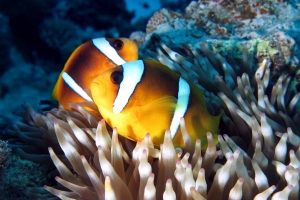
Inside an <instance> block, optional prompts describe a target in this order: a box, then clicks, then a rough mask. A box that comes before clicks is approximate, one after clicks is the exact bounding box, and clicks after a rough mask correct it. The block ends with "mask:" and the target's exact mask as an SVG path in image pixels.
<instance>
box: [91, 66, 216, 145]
mask: <svg viewBox="0 0 300 200" xmlns="http://www.w3.org/2000/svg"><path fill="white" fill-rule="evenodd" d="M91 92H92V97H93V100H94V102H95V103H96V105H97V106H98V109H99V112H100V113H101V115H102V116H103V118H104V119H105V121H106V122H107V123H108V125H110V126H111V127H117V128H118V133H119V134H120V135H122V136H124V137H126V138H128V139H131V140H134V141H137V140H142V139H143V138H144V137H145V135H146V134H147V133H150V134H151V137H152V140H153V143H154V145H155V146H159V145H160V144H162V143H163V139H164V132H165V130H168V129H169V130H170V131H171V135H172V139H173V143H174V144H175V145H176V146H179V147H183V146H184V142H183V138H182V133H181V130H180V128H179V123H180V118H181V117H183V118H184V119H185V124H186V128H187V131H188V133H189V135H190V137H191V138H192V140H194V141H195V140H196V139H198V138H200V139H201V140H202V148H206V147H207V139H206V133H207V132H208V131H209V132H211V133H212V134H213V137H214V138H215V140H217V134H218V132H219V130H218V127H219V121H220V116H221V113H220V114H219V115H218V116H213V115H211V114H210V113H209V112H208V110H207V108H206V105H205V101H204V96H203V92H202V91H201V90H200V89H199V88H198V87H197V86H196V85H194V84H192V83H189V82H188V81H186V80H185V79H184V78H182V77H180V75H178V74H177V73H175V72H173V71H172V70H171V69H169V68H168V67H167V66H165V65H163V64H161V63H159V62H157V61H154V60H137V61H132V62H127V63H125V64H123V65H120V66H117V67H115V68H112V69H109V70H107V71H105V72H103V73H101V74H100V75H99V76H97V77H96V78H95V79H94V80H93V81H92V85H91Z"/></svg>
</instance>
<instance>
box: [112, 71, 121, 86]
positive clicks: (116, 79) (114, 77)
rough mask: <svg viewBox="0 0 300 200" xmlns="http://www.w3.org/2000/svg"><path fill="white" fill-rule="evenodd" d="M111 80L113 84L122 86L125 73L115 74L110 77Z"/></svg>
mask: <svg viewBox="0 0 300 200" xmlns="http://www.w3.org/2000/svg"><path fill="white" fill-rule="evenodd" d="M110 80H111V82H113V83H114V84H120V83H121V82H122V80H123V73H122V72H118V71H116V72H113V73H112V74H111V75H110Z"/></svg>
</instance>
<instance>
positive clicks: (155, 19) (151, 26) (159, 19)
mask: <svg viewBox="0 0 300 200" xmlns="http://www.w3.org/2000/svg"><path fill="white" fill-rule="evenodd" d="M163 11H164V10H162V11H157V12H155V13H154V15H153V16H152V17H151V18H150V19H149V21H148V23H147V26H146V33H151V32H153V31H154V30H155V29H156V28H157V27H158V26H159V25H160V24H163V23H166V22H167V18H166V17H165V16H164V14H163Z"/></svg>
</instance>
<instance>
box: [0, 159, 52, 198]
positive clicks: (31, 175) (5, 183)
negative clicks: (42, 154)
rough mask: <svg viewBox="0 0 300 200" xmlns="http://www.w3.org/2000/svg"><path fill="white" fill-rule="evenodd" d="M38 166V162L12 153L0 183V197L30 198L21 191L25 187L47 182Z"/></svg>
mask: <svg viewBox="0 0 300 200" xmlns="http://www.w3.org/2000/svg"><path fill="white" fill-rule="evenodd" d="M40 168H41V165H40V164H37V163H33V162H30V161H28V160H24V159H21V158H20V156H18V155H14V154H12V156H11V163H10V165H9V168H7V169H6V171H5V173H4V174H3V179H2V180H1V183H0V191H1V193H0V198H1V199H8V200H15V199H20V200H29V199H31V198H29V197H26V196H25V195H24V193H23V192H24V190H26V188H27V187H39V186H41V185H44V184H47V180H46V176H45V173H44V172H42V171H41V169H40Z"/></svg>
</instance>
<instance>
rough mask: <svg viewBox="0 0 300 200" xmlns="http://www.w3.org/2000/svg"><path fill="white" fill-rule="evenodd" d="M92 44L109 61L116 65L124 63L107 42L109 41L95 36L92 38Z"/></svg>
mask: <svg viewBox="0 0 300 200" xmlns="http://www.w3.org/2000/svg"><path fill="white" fill-rule="evenodd" d="M93 43H94V45H95V46H96V47H97V48H98V49H99V50H100V51H101V52H102V53H103V54H104V55H105V56H106V57H108V58H109V59H110V60H111V61H113V62H114V63H115V64H116V65H123V64H124V63H126V61H125V60H123V59H122V58H121V57H120V56H119V54H118V53H117V52H116V50H115V49H114V48H113V47H112V46H111V45H110V44H109V42H108V41H107V40H106V39H105V38H96V39H93Z"/></svg>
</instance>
